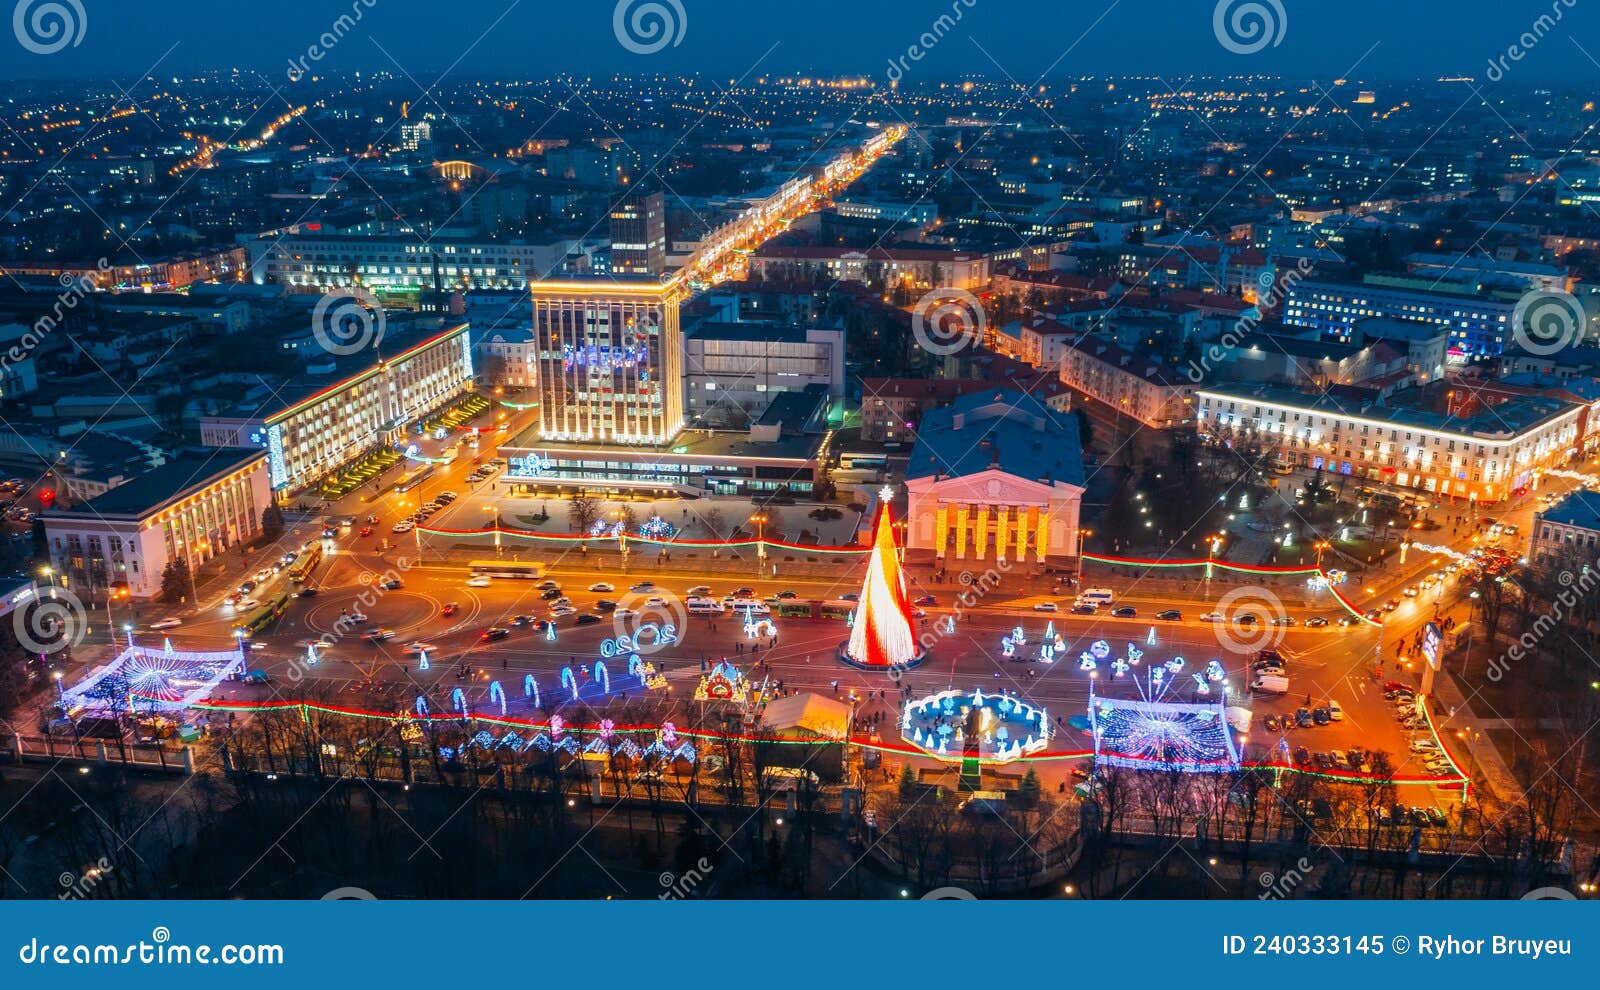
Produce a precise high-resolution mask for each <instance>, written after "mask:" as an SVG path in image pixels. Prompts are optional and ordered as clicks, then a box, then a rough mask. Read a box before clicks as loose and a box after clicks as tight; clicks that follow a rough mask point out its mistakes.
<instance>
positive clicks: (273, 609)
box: [233, 591, 292, 639]
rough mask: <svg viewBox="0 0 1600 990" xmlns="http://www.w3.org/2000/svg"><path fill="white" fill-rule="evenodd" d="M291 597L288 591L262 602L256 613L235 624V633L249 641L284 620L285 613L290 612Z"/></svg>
mask: <svg viewBox="0 0 1600 990" xmlns="http://www.w3.org/2000/svg"><path fill="white" fill-rule="evenodd" d="M291 597H292V596H291V595H290V594H289V592H288V591H282V592H279V593H278V595H277V596H276V597H274V598H272V599H270V600H268V601H265V602H262V603H261V605H260V606H259V607H258V608H257V609H256V610H255V611H254V612H251V613H250V614H249V615H246V616H245V617H244V618H243V619H241V620H239V621H238V622H235V623H234V624H233V631H234V633H235V634H238V635H240V636H242V638H244V639H249V638H250V637H252V636H254V635H255V634H256V633H259V632H262V631H263V630H265V629H267V628H269V627H270V626H271V625H272V624H273V623H274V622H277V621H278V620H279V619H281V618H283V613H284V612H286V611H288V609H289V599H290V598H291Z"/></svg>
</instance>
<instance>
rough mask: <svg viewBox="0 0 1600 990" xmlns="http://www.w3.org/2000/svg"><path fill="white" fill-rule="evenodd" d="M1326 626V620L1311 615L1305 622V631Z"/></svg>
mask: <svg viewBox="0 0 1600 990" xmlns="http://www.w3.org/2000/svg"><path fill="white" fill-rule="evenodd" d="M1327 624H1328V620H1327V619H1324V618H1323V617H1322V616H1320V615H1313V616H1312V617H1311V618H1309V619H1307V620H1306V628H1307V629H1321V628H1322V627H1323V626H1326V625H1327Z"/></svg>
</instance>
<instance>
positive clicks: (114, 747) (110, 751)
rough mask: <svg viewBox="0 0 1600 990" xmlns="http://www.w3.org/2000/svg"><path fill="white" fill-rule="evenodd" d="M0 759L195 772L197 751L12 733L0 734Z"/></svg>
mask: <svg viewBox="0 0 1600 990" xmlns="http://www.w3.org/2000/svg"><path fill="white" fill-rule="evenodd" d="M0 759H3V760H4V761H5V762H8V763H15V764H17V765H19V766H20V765H23V764H26V763H27V762H29V761H33V762H48V763H57V762H60V761H62V760H67V761H76V762H81V763H97V764H102V765H117V766H122V767H128V768H134V769H140V770H154V771H157V772H165V773H181V774H192V773H194V754H193V752H192V751H191V750H190V749H189V747H188V746H164V745H160V744H149V743H138V744H132V745H130V744H128V743H126V742H123V741H121V740H117V739H93V738H82V737H74V738H70V739H68V738H60V737H56V736H48V735H47V736H23V735H12V736H6V737H0Z"/></svg>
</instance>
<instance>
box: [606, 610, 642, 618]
mask: <svg viewBox="0 0 1600 990" xmlns="http://www.w3.org/2000/svg"><path fill="white" fill-rule="evenodd" d="M638 614H639V613H638V612H635V611H634V610H633V609H631V608H619V609H614V610H612V612H611V618H613V619H631V618H633V617H634V616H636V615H638Z"/></svg>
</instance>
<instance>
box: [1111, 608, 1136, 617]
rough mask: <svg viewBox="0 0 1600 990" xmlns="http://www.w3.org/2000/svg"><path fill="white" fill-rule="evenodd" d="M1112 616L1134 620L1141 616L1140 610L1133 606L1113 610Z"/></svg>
mask: <svg viewBox="0 0 1600 990" xmlns="http://www.w3.org/2000/svg"><path fill="white" fill-rule="evenodd" d="M1111 615H1112V616H1113V617H1114V618H1118V619H1132V618H1136V617H1137V616H1138V615H1139V610H1138V609H1136V608H1134V607H1133V606H1132V605H1124V606H1122V607H1121V608H1114V609H1112V610H1111Z"/></svg>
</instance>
